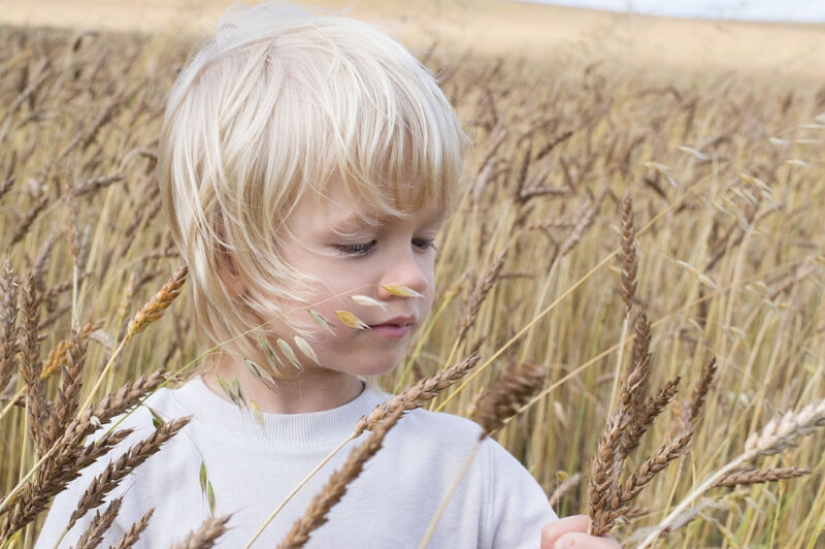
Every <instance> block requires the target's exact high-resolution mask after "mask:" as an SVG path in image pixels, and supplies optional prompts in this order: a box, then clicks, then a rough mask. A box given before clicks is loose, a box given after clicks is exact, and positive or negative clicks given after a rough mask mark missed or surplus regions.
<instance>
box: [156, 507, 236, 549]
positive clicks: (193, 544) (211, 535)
mask: <svg viewBox="0 0 825 549" xmlns="http://www.w3.org/2000/svg"><path fill="white" fill-rule="evenodd" d="M230 518H232V516H231V515H226V516H223V517H209V518H208V519H206V520H204V521H203V522H202V523H201V525H200V526H199V527H198V529H197V530H194V531H192V532H189V534H188V535H187V536H186V537H185V538H184V539H183V541H181V542H179V543H176V544H174V545H172V546H171V547H170V548H169V549H211V548H212V547H214V546H215V544H216V543H217V541H218V538H220V537H221V536H222V535H224V533H225V532H226V523H227V522H229V519H230Z"/></svg>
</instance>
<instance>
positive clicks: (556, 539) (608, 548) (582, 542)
mask: <svg viewBox="0 0 825 549" xmlns="http://www.w3.org/2000/svg"><path fill="white" fill-rule="evenodd" d="M589 523H590V519H589V518H588V517H587V515H574V516H572V517H565V518H563V519H559V520H557V521H556V522H551V523H550V524H548V525H547V526H545V527H544V528H543V529H542V531H541V549H561V548H562V547H582V548H585V547H589V548H590V549H617V548H620V547H621V545H620V544H619V542H618V541H616V539H615V538H613V537H612V536H610V537H600V538H597V537H595V536H588V535H587V526H588V524H589Z"/></svg>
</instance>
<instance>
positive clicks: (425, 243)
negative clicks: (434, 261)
mask: <svg viewBox="0 0 825 549" xmlns="http://www.w3.org/2000/svg"><path fill="white" fill-rule="evenodd" d="M412 242H413V246H415V247H416V248H418V249H419V250H436V251H438V249H437V248H436V247H435V240H433V239H432V238H413V240H412Z"/></svg>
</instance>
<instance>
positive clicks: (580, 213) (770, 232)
mask: <svg viewBox="0 0 825 549" xmlns="http://www.w3.org/2000/svg"><path fill="white" fill-rule="evenodd" d="M0 46H2V47H1V48H0V51H2V52H3V53H2V54H0V99H1V100H0V208H2V211H3V217H2V224H3V225H2V230H0V249H2V250H5V254H4V257H3V259H2V262H3V265H4V267H3V269H2V272H0V292H2V294H0V428H2V430H3V434H4V436H3V437H1V438H0V440H2V443H0V496H2V500H0V545H2V544H3V543H5V544H6V546H8V547H20V548H25V547H30V546H31V545H32V543H33V540H34V538H35V536H36V532H37V528H38V519H39V518H42V516H43V511H44V510H45V509H46V508H47V506H48V503H49V501H50V500H51V498H52V497H53V496H54V495H55V494H56V493H58V492H59V491H60V490H62V489H63V487H65V485H66V483H67V482H69V481H70V480H71V479H72V478H75V476H76V475H77V472H78V469H79V468H80V467H82V466H83V465H84V464H88V463H89V462H90V461H91V460H92V459H94V458H96V457H98V456H99V455H102V454H104V453H105V452H107V451H108V449H109V448H111V447H112V446H113V445H114V444H116V443H117V442H119V441H121V440H122V439H123V437H124V436H125V434H124V433H123V432H118V431H116V432H114V433H110V434H108V435H105V436H104V437H103V438H101V439H100V440H101V442H100V443H99V444H98V445H95V446H91V447H87V446H85V445H84V444H83V443H84V441H85V439H86V437H88V436H90V435H92V434H93V433H94V432H95V431H96V429H97V426H98V425H99V423H100V422H103V423H105V422H106V421H108V420H109V419H111V418H112V417H114V416H116V415H118V414H121V413H123V412H124V411H125V410H128V409H129V408H130V407H132V406H134V405H135V404H136V403H138V402H139V401H140V399H142V398H144V397H145V396H146V395H147V394H148V393H150V392H151V391H153V390H156V389H157V388H158V387H160V386H162V385H163V384H165V383H167V382H168V380H169V377H173V376H175V375H177V374H180V375H183V374H185V373H187V372H188V371H189V369H191V362H192V361H193V360H195V359H196V357H197V356H198V354H197V353H198V351H197V348H196V345H195V343H194V341H193V338H192V334H191V330H190V329H189V328H190V326H189V324H190V322H191V321H190V319H189V318H188V317H187V315H185V314H181V313H180V312H179V308H178V306H177V305H175V306H172V307H170V308H168V309H166V307H167V306H168V305H169V304H170V303H171V299H173V298H174V296H176V295H177V293H178V292H179V291H181V290H182V289H183V291H184V293H185V286H184V279H183V277H184V276H185V274H184V273H182V272H181V271H178V272H177V273H175V271H176V269H177V267H178V265H179V260H178V258H177V257H176V253H175V252H174V250H173V248H172V245H171V241H170V238H169V235H168V233H167V232H166V231H165V229H164V227H163V223H162V220H161V219H159V217H158V208H159V197H158V192H157V189H156V187H155V184H154V176H153V170H154V166H155V152H154V149H155V146H156V135H157V131H158V128H159V123H160V117H161V115H162V109H163V106H164V100H165V96H166V93H167V92H168V89H169V87H170V85H171V82H172V81H173V79H174V77H175V70H176V69H177V68H178V67H180V65H181V63H182V62H183V60H184V58H185V52H186V51H187V48H188V47H189V46H188V44H184V43H181V42H178V41H175V40H171V39H161V38H151V39H150V38H147V37H145V36H138V35H105V34H100V35H90V34H85V35H84V34H77V35H75V34H71V33H63V32H56V31H42V30H37V29H28V30H14V29H2V30H0ZM563 61H564V64H561V63H556V62H555V61H554V60H552V59H549V60H547V61H546V64H544V65H541V66H535V65H530V64H523V63H519V62H517V61H511V60H508V61H507V62H504V61H499V62H496V61H495V60H489V59H474V58H472V57H470V56H466V57H463V58H461V59H457V58H455V57H451V58H443V57H439V54H438V53H436V55H435V56H433V57H432V58H430V60H429V63H430V64H431V65H432V66H433V67H434V68H436V69H437V70H439V71H440V74H441V75H442V79H443V80H444V87H445V90H446V92H447V94H448V97H449V98H450V99H451V100H452V101H453V102H454V104H455V105H456V106H457V109H458V111H459V114H460V116H461V117H462V119H463V120H464V122H465V124H466V127H467V129H468V131H469V132H470V133H471V135H472V137H473V140H474V142H475V148H474V150H473V151H471V152H470V157H469V159H468V162H467V166H466V173H465V179H466V182H467V185H468V188H469V191H468V193H467V196H466V199H465V200H464V202H463V204H462V205H461V207H460V209H459V211H458V212H456V214H455V215H454V216H453V217H452V219H451V220H450V222H449V224H448V225H447V227H446V228H445V230H444V233H443V235H442V236H441V238H440V239H439V240H440V241H439V242H438V245H439V248H440V250H441V252H440V254H441V258H440V260H439V263H438V266H437V279H438V282H439V291H440V295H439V297H438V298H437V301H436V308H435V312H434V314H433V317H432V321H431V324H430V325H429V326H427V327H426V328H425V330H423V331H422V334H421V337H420V341H419V342H417V343H416V344H415V345H414V346H412V347H411V349H410V353H409V356H408V357H407V361H406V362H405V364H404V365H402V367H399V368H398V370H397V371H396V372H395V373H394V374H392V375H390V376H389V377H388V379H386V380H383V382H384V384H385V386H386V387H399V388H401V387H411V389H410V392H408V393H405V395H406V396H405V397H404V398H405V399H406V400H404V399H402V400H398V401H393V402H394V404H392V403H391V404H390V406H389V407H388V408H382V409H380V410H378V411H376V412H375V417H372V418H365V420H364V422H363V424H362V425H358V426H353V429H354V430H356V429H357V431H356V433H359V434H360V433H361V432H363V431H364V430H366V429H368V428H369V429H375V427H376V426H378V425H380V421H381V419H382V418H383V417H384V416H385V415H387V414H390V415H391V411H392V410H393V409H397V410H403V409H408V408H409V407H411V406H412V404H410V403H411V402H414V405H415V406H421V405H422V404H423V405H429V406H430V407H431V408H433V409H442V410H445V411H449V412H452V413H457V414H464V413H466V411H467V410H468V409H471V407H472V404H473V402H474V400H475V396H476V395H477V394H479V393H480V391H481V390H482V389H484V388H489V387H492V386H493V385H494V383H495V380H497V379H499V378H500V377H501V376H502V374H503V373H504V372H505V371H506V369H507V365H509V364H538V365H542V366H544V367H545V368H546V369H547V370H548V371H549V378H548V380H547V381H546V382H545V384H544V389H543V390H542V391H541V392H540V393H539V395H537V396H536V397H534V398H533V399H532V400H530V401H529V402H528V403H526V404H524V405H523V406H521V407H520V408H519V409H518V413H517V414H516V415H515V416H514V417H512V418H510V419H508V420H507V421H505V422H503V423H504V426H503V428H501V429H500V430H499V431H498V432H497V434H496V436H497V438H498V439H499V441H500V442H501V443H502V444H504V445H505V446H506V447H507V448H508V449H509V450H510V451H511V452H512V453H513V454H514V455H515V456H516V457H517V458H518V459H520V460H521V461H522V462H523V463H524V464H525V466H526V467H527V468H528V469H529V470H530V471H531V472H532V473H533V474H534V475H535V477H536V478H537V480H538V481H539V482H540V483H541V484H542V485H543V486H544V487H545V488H546V490H547V492H548V494H550V493H553V492H554V490H555V488H556V486H557V484H558V483H559V481H560V480H563V479H577V478H580V477H579V476H578V475H580V474H583V476H584V477H587V476H588V474H589V471H590V465H589V464H590V460H591V458H592V457H593V456H594V455H597V456H603V457H604V459H603V463H602V464H601V465H600V466H599V467H600V468H601V470H602V472H600V473H598V474H597V475H594V480H591V481H590V482H576V481H574V482H570V483H566V484H565V483H562V485H560V486H558V488H559V493H560V495H558V496H556V499H557V500H558V507H557V509H558V510H559V512H560V514H571V513H574V512H581V511H583V510H585V509H586V508H587V506H588V491H589V490H590V492H591V493H592V494H593V496H592V497H593V498H594V500H595V501H596V503H597V505H604V506H605V507H604V508H605V509H608V511H609V513H610V514H611V515H612V518H611V523H612V522H618V523H620V524H617V525H616V526H614V528H613V530H612V532H613V533H614V535H616V536H617V537H619V538H620V539H623V540H635V541H637V542H639V543H640V544H650V543H653V542H654V540H659V541H662V540H664V544H668V543H670V541H669V540H673V541H672V545H673V546H679V547H682V546H690V547H694V546H713V547H717V546H726V547H744V546H748V547H759V546H763V547H772V546H781V547H791V548H795V547H799V548H813V547H818V546H821V545H822V543H823V541H825V537H823V533H822V525H821V522H820V518H819V517H822V516H823V515H825V490H823V489H822V488H821V486H822V485H823V484H824V483H823V482H822V480H823V473H824V472H825V470H824V469H823V467H825V461H823V458H822V456H823V454H825V451H823V450H825V442H823V436H822V434H821V430H820V429H818V426H819V425H821V423H822V421H823V420H822V410H821V407H822V403H821V400H819V399H821V398H822V395H823V394H825V381H824V380H823V371H824V370H825V362H823V357H825V299H823V282H825V278H823V265H825V261H823V255H822V254H823V252H822V250H823V249H825V240H824V239H825V234H823V232H822V230H821V217H822V215H823V206H822V204H823V201H825V172H823V169H825V168H823V164H822V158H823V157H825V154H824V153H825V147H824V146H823V140H825V116H823V113H825V89H816V88H801V87H800V88H796V89H792V88H788V87H786V88H784V89H783V88H780V87H777V86H772V85H769V84H766V83H765V82H760V81H758V80H744V79H740V78H738V77H737V76H736V75H726V76H718V75H715V76H714V75H708V76H702V75H696V76H695V77H693V78H685V79H683V81H681V82H679V83H672V82H667V81H663V80H661V79H660V78H659V76H658V75H657V74H656V73H655V72H649V73H644V74H625V73H622V72H621V70H620V69H611V68H608V67H601V66H593V65H591V64H590V59H587V58H577V57H575V56H573V57H572V58H571V57H570V56H569V55H568V56H567V57H565V59H564V60H563ZM625 192H627V195H628V196H629V197H630V198H632V210H631V208H630V205H629V202H628V201H626V200H625V201H623V198H622V197H623V196H625ZM623 202H624V203H625V205H624V206H623V205H622V204H623ZM505 253H506V261H504V259H503V258H504V254H505ZM617 259H618V260H619V262H618V263H617ZM614 271H615V272H614ZM170 275H171V278H170V279H169V283H168V284H169V285H167V286H165V287H164V288H165V289H164V292H163V295H162V296H160V297H157V298H156V299H154V300H153V299H152V295H153V294H154V292H155V290H156V289H158V288H161V287H163V280H164V279H165V278H166V277H170ZM163 296H165V297H163ZM144 303H146V304H147V306H146V307H145V308H144V307H142V305H143V304H144ZM163 309H165V315H164V317H163V318H159V313H160V312H163ZM641 311H644V312H645V314H646V315H647V318H648V320H644V319H643V318H642V317H641V315H640V312H641ZM136 315H137V316H136ZM130 320H131V322H130ZM150 322H151V323H152V324H154V325H149V323H150ZM634 326H635V327H636V329H635V330H634V329H633V327H634ZM143 328H146V329H145V330H144V329H143ZM631 340H632V341H631ZM296 344H297V343H296ZM625 350H626V351H627V353H626V354H627V360H625ZM711 355H713V356H716V363H717V365H718V371H717V372H716V374H715V377H714V379H715V381H714V382H713V384H710V382H709V379H710V377H711V376H708V375H707V370H706V369H705V370H704V371H705V373H703V366H704V365H705V364H706V363H707V360H708V357H709V356H711ZM462 356H472V357H477V358H473V359H470V360H468V361H462V362H458V363H457V364H458V365H457V366H456V367H454V368H452V369H447V370H446V371H445V370H444V368H445V366H446V365H448V364H453V363H454V361H455V360H456V358H457V357H462ZM625 362H628V363H629V364H630V366H626V365H625ZM634 365H635V366H636V367H635V368H634ZM160 366H162V370H158V367H160ZM617 370H618V371H619V372H623V371H628V372H635V373H631V375H629V376H628V375H627V374H623V375H621V376H618V377H617V376H616V372H617ZM643 372H644V373H643ZM144 375H145V376H146V377H141V376H144ZM677 378H678V379H680V381H679V382H678V385H679V386H681V387H693V388H694V389H693V395H695V396H693V397H691V395H687V396H681V394H676V392H675V389H676V385H677V383H676V382H675V381H674V380H675V379H677ZM619 379H624V380H625V384H624V388H623V386H622V385H621V383H619V382H618V381H616V382H615V383H614V380H619ZM98 381H99V384H100V386H99V387H95V386H96V384H97V382H98ZM659 387H661V390H659V391H651V390H650V389H649V388H659ZM488 392H490V390H489V389H488ZM103 393H106V394H108V395H109V396H108V397H103V398H102V399H100V398H101V397H100V396H99V395H101V394H103ZM640 395H645V396H644V398H642V397H641V396H640ZM97 399H100V400H97ZM96 400H97V403H96V404H95V403H94V402H95V401H96ZM611 401H613V402H614V403H615V405H616V406H614V407H611V405H610V404H611ZM84 402H85V403H88V404H87V405H84ZM668 402H669V403H670V404H669V406H667V409H666V406H665V405H666V404H667V403H668ZM702 403H704V404H703V406H702ZM482 404H483V402H479V406H481V405H482ZM617 409H620V410H623V411H622V413H621V417H617V416H614V413H615V410H617ZM699 410H702V412H701V416H702V417H704V418H705V419H704V421H703V422H702V423H701V424H699V425H697V424H696V419H697V417H698V416H699V415H700V414H699V413H698V411H699ZM794 410H796V411H794ZM510 411H511V412H512V411H514V409H513V408H512V407H510ZM657 415H658V416H659V418H660V419H659V420H657V421H656V422H653V421H652V418H653V417H655V416H657ZM379 416H380V417H379ZM611 417H613V418H614V419H611V420H609V419H608V418H611ZM628 417H629V418H635V419H634V420H633V421H632V422H631V423H629V424H627V425H625V427H627V429H624V428H622V429H618V427H617V426H622V425H623V422H625V423H626V422H627V418H628ZM606 423H607V424H608V426H610V432H612V431H614V430H615V431H616V433H617V434H615V436H614V435H608V437H607V442H605V443H604V444H601V445H600V442H599V441H600V432H601V428H602V426H603V425H605V424H606ZM692 426H693V427H692ZM641 427H644V429H642V428H641ZM688 432H689V433H691V435H690V437H687V435H686V433H688ZM619 434H622V436H618V435H619ZM642 435H644V436H642ZM749 437H751V438H749ZM605 444H606V445H607V446H605ZM688 448H690V449H691V452H690V453H689V454H688V453H686V450H687V449H688ZM602 451H604V452H605V453H604V454H602ZM607 456H611V457H609V458H608V457H607ZM611 460H612V461H611ZM757 460H758V461H759V463H758V464H755V463H753V462H754V461H757ZM608 461H610V462H611V463H612V465H611V464H610V463H608ZM617 463H623V464H624V467H623V468H619V467H616V464H617ZM668 464H669V466H668V467H664V465H668ZM794 467H797V468H794ZM803 469H808V470H810V473H809V475H808V477H809V478H808V479H807V480H804V481H799V480H793V477H795V476H798V475H799V474H803V473H804V472H805V471H803ZM616 471H619V474H618V476H616ZM611 475H613V476H611ZM774 481H778V482H774ZM751 482H758V484H755V485H751V484H750V483H751ZM766 482H770V483H769V484H766ZM594 484H595V489H594V488H593V486H594ZM731 484H736V485H739V487H738V488H736V489H735V490H730V489H728V488H724V487H725V486H729V485H731ZM742 485H746V486H742ZM602 486H603V487H602ZM714 486H719V487H721V488H719V487H717V488H714ZM589 487H590V488H589ZM642 487H644V488H645V489H644V490H642V489H641V488H642ZM743 490H744V491H745V492H743ZM603 491H607V492H606V493H607V494H609V495H610V497H604V498H603V497H602V496H604V494H603V493H602V492H603ZM743 494H745V495H743ZM614 496H615V498H616V505H614V504H613V502H612V501H611V500H612V499H613V497H614ZM630 496H632V497H630ZM600 498H602V499H600ZM631 500H632V504H633V507H632V508H631V507H630V501H631ZM599 502H602V503H599ZM344 504H345V503H344ZM110 512H114V511H110V510H106V509H103V510H101V511H100V519H99V520H100V523H99V524H105V521H106V520H107V513H110ZM148 520H151V519H150V518H146V521H148ZM146 521H143V522H144V523H145V522H146ZM621 523H626V524H621ZM229 524H230V525H231V522H230V523H229ZM144 526H145V524H144ZM225 527H226V522H225V521H223V522H221V521H217V522H215V523H210V524H206V525H204V529H203V531H202V532H200V533H193V536H192V539H191V540H188V541H187V542H186V543H189V542H192V543H200V542H202V543H203V544H204V545H206V544H209V543H213V542H214V540H215V539H217V538H218V537H219V536H220V534H221V533H222V532H223V530H224V528H225ZM675 529H680V531H679V533H678V535H676V536H674V537H673V538H667V537H663V536H665V534H666V532H667V531H673V530H675ZM140 530H141V523H137V524H136V525H135V527H134V531H131V533H129V534H127V537H128V538H130V539H125V540H124V542H123V545H124V546H128V544H129V543H132V542H133V541H134V539H135V538H137V536H139V532H140ZM94 536H95V532H90V533H89V539H93V538H94ZM210 540H211V541H210ZM190 545H191V544H190ZM187 546H189V545H187Z"/></svg>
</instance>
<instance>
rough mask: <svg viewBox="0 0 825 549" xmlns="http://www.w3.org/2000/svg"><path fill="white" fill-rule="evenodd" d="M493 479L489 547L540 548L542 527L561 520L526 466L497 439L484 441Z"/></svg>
mask: <svg viewBox="0 0 825 549" xmlns="http://www.w3.org/2000/svg"><path fill="white" fill-rule="evenodd" d="M484 452H485V453H486V454H487V456H486V457H487V460H488V463H489V465H488V467H489V477H488V478H489V482H490V499H489V508H488V509H489V510H488V514H489V516H488V521H489V524H490V525H491V528H490V532H491V534H492V539H491V544H490V547H494V548H505V547H506V548H508V549H515V548H518V549H538V548H539V546H540V545H541V529H542V527H544V526H545V525H546V524H548V523H550V522H553V521H555V520H558V517H557V516H556V514H555V513H554V512H553V509H552V508H551V507H550V503H549V501H548V500H547V495H546V494H545V493H544V490H542V488H541V487H540V486H539V484H538V483H537V482H536V480H535V479H534V478H533V477H532V475H530V473H529V472H528V471H527V469H525V468H524V466H523V465H522V464H521V463H519V462H518V460H516V458H514V457H513V456H512V455H511V454H510V453H509V452H508V451H507V450H505V449H504V448H503V447H502V446H501V445H500V444H498V443H497V442H496V441H494V440H491V439H489V438H488V439H487V440H485V442H484Z"/></svg>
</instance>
